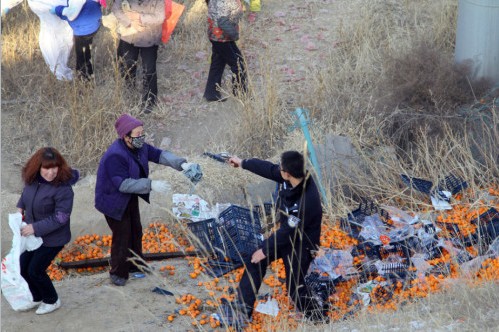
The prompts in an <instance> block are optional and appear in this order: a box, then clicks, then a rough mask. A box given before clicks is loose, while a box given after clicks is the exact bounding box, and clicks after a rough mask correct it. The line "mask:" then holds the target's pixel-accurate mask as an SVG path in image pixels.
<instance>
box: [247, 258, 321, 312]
mask: <svg viewBox="0 0 499 332" xmlns="http://www.w3.org/2000/svg"><path fill="white" fill-rule="evenodd" d="M279 258H282V259H283V261H284V269H285V271H286V289H287V290H288V295H289V296H290V297H291V299H292V300H293V302H294V303H295V306H296V308H297V309H298V310H300V311H301V312H303V313H305V315H307V314H309V313H311V312H313V311H316V310H317V309H318V304H317V301H316V300H314V299H313V298H312V294H311V293H310V290H309V289H308V287H306V286H305V275H306V273H307V271H308V268H309V266H310V263H311V262H312V256H311V254H310V253H309V252H305V251H304V252H303V253H302V254H301V255H299V254H296V253H295V252H294V251H293V250H291V249H284V250H277V251H276V254H275V256H274V257H269V256H267V258H265V259H263V260H262V261H260V262H259V263H257V264H253V263H251V262H250V263H247V264H246V268H245V271H244V274H243V276H242V278H241V281H240V283H239V287H238V297H239V300H240V301H241V303H242V304H244V305H245V307H246V311H247V313H248V317H251V315H252V311H253V305H254V303H255V300H256V296H257V294H258V291H259V289H260V286H261V285H262V281H263V278H265V274H266V272H267V266H268V265H270V263H271V262H273V261H274V260H277V259H279Z"/></svg>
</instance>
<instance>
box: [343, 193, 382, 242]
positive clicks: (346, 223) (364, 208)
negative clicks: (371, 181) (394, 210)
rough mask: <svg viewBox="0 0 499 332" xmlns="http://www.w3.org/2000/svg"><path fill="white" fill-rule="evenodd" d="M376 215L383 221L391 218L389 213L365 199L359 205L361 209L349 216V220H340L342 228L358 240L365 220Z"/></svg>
mask: <svg viewBox="0 0 499 332" xmlns="http://www.w3.org/2000/svg"><path fill="white" fill-rule="evenodd" d="M374 214H378V215H379V216H380V217H381V220H383V219H388V218H389V217H390V215H389V214H388V212H387V211H385V210H383V209H382V208H380V207H379V206H378V205H376V203H374V202H373V201H370V200H367V199H364V200H362V201H361V202H360V203H359V207H358V208H357V209H356V210H354V211H352V212H350V213H349V214H348V216H347V218H342V219H340V228H341V229H342V230H344V231H345V232H347V233H348V234H349V235H350V236H352V237H354V238H356V239H357V238H358V237H359V233H360V232H361V231H362V224H363V223H364V219H365V218H366V217H368V216H372V215H374Z"/></svg>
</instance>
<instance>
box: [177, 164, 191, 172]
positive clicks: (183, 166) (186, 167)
mask: <svg viewBox="0 0 499 332" xmlns="http://www.w3.org/2000/svg"><path fill="white" fill-rule="evenodd" d="M192 165H194V164H193V163H183V164H182V165H180V167H182V169H183V170H184V171H185V170H188V169H189V168H191V166H192Z"/></svg>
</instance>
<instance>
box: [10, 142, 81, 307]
mask: <svg viewBox="0 0 499 332" xmlns="http://www.w3.org/2000/svg"><path fill="white" fill-rule="evenodd" d="M78 178H79V173H78V171H76V170H73V169H71V168H70V167H69V166H68V164H67V163H66V160H64V158H63V157H62V155H61V154H60V153H59V151H57V150H56V149H54V148H51V147H45V148H41V149H39V150H38V151H36V152H35V154H34V155H33V156H32V157H31V158H30V159H29V160H28V162H27V163H26V165H25V166H24V168H23V170H22V179H23V181H24V189H23V192H22V194H21V198H20V199H19V202H18V203H17V207H18V209H19V212H21V214H22V215H23V220H24V222H25V223H26V224H27V225H26V226H24V227H23V228H22V229H21V235H22V236H30V235H35V236H37V237H41V238H42V240H43V244H42V245H41V247H39V248H38V249H36V250H34V251H25V252H24V253H22V254H21V258H20V266H21V275H22V277H23V278H24V279H25V280H26V282H27V283H28V286H29V289H30V291H31V295H33V302H31V303H30V304H29V305H27V306H26V307H25V308H22V309H21V310H24V311H26V310H30V309H34V308H38V309H37V310H36V313H37V314H38V315H43V314H48V313H50V312H52V311H54V310H57V309H59V308H60V307H61V301H60V300H59V297H58V295H57V292H56V290H55V288H54V285H53V284H52V281H51V280H50V277H49V276H48V275H47V272H46V270H47V268H48V267H49V265H50V263H51V262H52V260H53V259H54V258H55V256H57V254H58V253H59V252H60V251H61V250H62V248H63V247H64V245H65V244H66V243H68V242H69V241H70V239H71V230H70V227H69V219H70V218H69V217H70V215H71V211H72V209H73V198H74V193H73V189H72V188H71V185H73V184H74V183H76V181H78Z"/></svg>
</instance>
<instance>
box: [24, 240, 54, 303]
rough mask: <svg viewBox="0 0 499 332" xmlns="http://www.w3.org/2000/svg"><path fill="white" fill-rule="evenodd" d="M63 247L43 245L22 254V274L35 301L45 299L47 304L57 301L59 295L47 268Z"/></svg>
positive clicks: (44, 301)
mask: <svg viewBox="0 0 499 332" xmlns="http://www.w3.org/2000/svg"><path fill="white" fill-rule="evenodd" d="M62 248H63V246H58V247H45V246H41V247H40V248H38V249H36V250H34V251H32V252H25V253H23V254H22V255H21V259H20V263H21V275H22V276H23V278H24V279H25V280H26V282H27V283H28V285H29V289H30V291H31V294H32V295H33V301H34V302H39V301H43V303H47V304H54V303H55V302H57V300H58V298H59V297H58V296H57V292H56V290H55V288H54V285H53V284H52V281H51V280H50V277H49V276H48V274H47V268H48V267H49V266H50V263H51V262H52V260H53V259H54V258H55V256H57V254H58V253H59V252H60V251H61V250H62ZM25 254H26V255H25Z"/></svg>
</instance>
